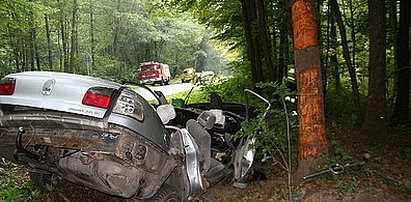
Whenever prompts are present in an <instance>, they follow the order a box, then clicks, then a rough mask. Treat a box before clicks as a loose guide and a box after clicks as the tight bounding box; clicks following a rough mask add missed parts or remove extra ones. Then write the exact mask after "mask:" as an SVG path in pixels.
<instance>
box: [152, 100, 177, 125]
mask: <svg viewBox="0 0 411 202" xmlns="http://www.w3.org/2000/svg"><path fill="white" fill-rule="evenodd" d="M157 114H158V116H159V117H160V119H161V122H163V124H167V123H168V122H170V121H171V120H173V119H174V118H176V110H175V109H174V107H173V105H171V104H164V105H160V106H158V107H157Z"/></svg>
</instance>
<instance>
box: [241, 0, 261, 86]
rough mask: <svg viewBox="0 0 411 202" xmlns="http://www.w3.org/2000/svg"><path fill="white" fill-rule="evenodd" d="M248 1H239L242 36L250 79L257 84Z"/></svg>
mask: <svg viewBox="0 0 411 202" xmlns="http://www.w3.org/2000/svg"><path fill="white" fill-rule="evenodd" d="M249 2H250V1H249V0H241V5H242V6H241V9H242V13H243V26H244V35H245V39H246V41H247V58H248V60H249V61H250V67H251V77H252V80H253V83H257V82H258V79H257V71H256V69H257V68H256V66H255V64H256V62H255V53H254V44H253V42H254V41H253V37H252V35H253V33H252V25H251V24H252V22H251V17H250V16H251V14H250V9H249V5H250V3H249Z"/></svg>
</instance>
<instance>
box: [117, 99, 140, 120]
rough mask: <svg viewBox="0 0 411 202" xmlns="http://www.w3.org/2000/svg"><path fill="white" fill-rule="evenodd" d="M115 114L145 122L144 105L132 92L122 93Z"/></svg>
mask: <svg viewBox="0 0 411 202" xmlns="http://www.w3.org/2000/svg"><path fill="white" fill-rule="evenodd" d="M113 112H114V113H118V114H123V115H126V116H129V117H132V118H134V119H136V120H138V121H141V122H142V121H143V120H144V112H143V105H142V104H141V102H140V101H139V100H138V98H137V96H136V95H135V94H133V93H131V92H127V91H123V92H122V93H121V95H120V96H119V98H118V100H117V103H116V106H115V107H114V109H113Z"/></svg>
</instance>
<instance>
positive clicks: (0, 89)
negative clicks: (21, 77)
mask: <svg viewBox="0 0 411 202" xmlns="http://www.w3.org/2000/svg"><path fill="white" fill-rule="evenodd" d="M15 86H16V79H13V78H4V79H2V80H1V81H0V95H13V93H14V88H15Z"/></svg>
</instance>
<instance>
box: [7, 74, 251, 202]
mask: <svg viewBox="0 0 411 202" xmlns="http://www.w3.org/2000/svg"><path fill="white" fill-rule="evenodd" d="M141 88H144V87H141ZM145 89H146V90H147V91H149V92H150V93H152V95H153V96H154V97H155V98H156V100H157V103H158V104H149V103H148V102H147V100H146V99H144V98H143V97H142V96H141V95H140V94H139V93H137V92H136V91H134V90H132V89H130V88H128V87H126V86H124V85H120V84H116V83H112V82H108V81H105V80H102V79H98V78H92V77H88V76H80V75H74V74H67V73H55V72H23V73H16V74H10V75H7V76H6V77H4V78H3V79H2V80H1V81H0V156H2V157H4V158H6V159H8V160H11V161H14V162H18V163H21V164H25V165H26V166H27V167H28V169H29V171H30V174H31V177H32V179H33V180H34V181H37V182H38V183H43V182H45V181H46V180H47V179H53V178H62V179H65V180H68V181H70V182H73V183H76V184H80V185H84V186H87V187H89V188H92V189H95V190H98V191H100V192H103V193H107V194H110V195H115V196H120V197H124V198H132V199H135V200H137V201H138V200H145V199H149V200H150V201H186V200H191V199H193V198H194V197H196V196H197V195H199V194H201V193H202V192H203V191H204V190H205V189H206V188H207V187H209V186H211V185H213V184H215V183H216V182H218V181H221V180H222V179H224V178H226V177H227V176H231V177H235V179H236V182H237V183H242V180H243V178H244V176H245V175H246V173H247V171H248V169H249V168H250V166H251V164H252V162H253V157H254V151H253V150H252V149H250V148H249V147H248V146H249V145H250V144H251V143H252V142H253V141H254V139H253V138H248V139H242V140H237V141H234V140H233V139H232V138H231V136H232V135H233V134H235V133H236V132H237V131H238V130H240V123H241V122H242V121H244V120H245V118H246V116H247V115H246V114H247V109H248V107H246V106H245V105H242V104H231V103H224V102H222V101H221V99H219V98H218V96H215V95H214V98H213V97H212V101H211V103H202V104H191V105H190V106H188V107H190V108H195V109H200V110H201V111H202V112H201V113H198V111H199V110H196V111H197V112H194V111H192V110H187V109H183V108H175V107H173V106H172V105H170V104H168V103H167V101H166V99H165V97H164V96H163V95H162V94H161V93H159V92H152V91H151V90H150V89H148V88H145ZM250 92H252V91H250ZM234 112H235V113H234Z"/></svg>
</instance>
